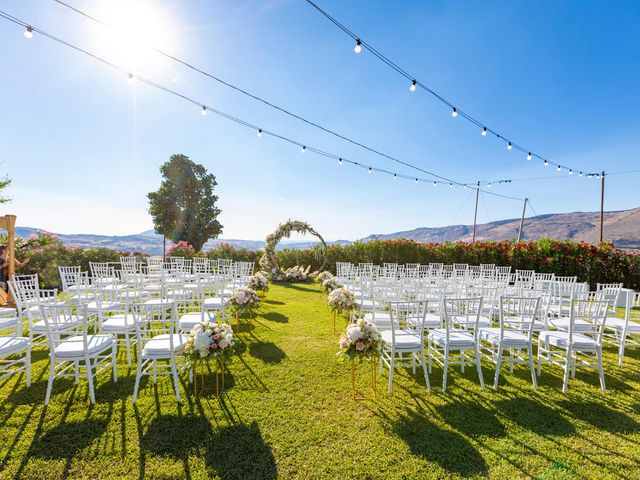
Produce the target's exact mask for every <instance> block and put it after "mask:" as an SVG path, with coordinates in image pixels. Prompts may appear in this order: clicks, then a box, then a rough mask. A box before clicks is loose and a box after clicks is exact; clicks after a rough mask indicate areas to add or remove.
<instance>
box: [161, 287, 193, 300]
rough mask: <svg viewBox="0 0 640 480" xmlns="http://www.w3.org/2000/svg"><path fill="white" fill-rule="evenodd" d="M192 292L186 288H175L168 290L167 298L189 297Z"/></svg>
mask: <svg viewBox="0 0 640 480" xmlns="http://www.w3.org/2000/svg"><path fill="white" fill-rule="evenodd" d="M193 294H194V292H193V290H187V289H186V288H176V289H175V290H169V291H168V292H167V298H177V299H181V298H190V297H192V296H193Z"/></svg>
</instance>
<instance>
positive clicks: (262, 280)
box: [247, 272, 269, 297]
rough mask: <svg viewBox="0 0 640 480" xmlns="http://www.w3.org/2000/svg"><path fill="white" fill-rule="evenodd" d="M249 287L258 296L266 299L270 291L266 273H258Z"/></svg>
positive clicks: (252, 278)
mask: <svg viewBox="0 0 640 480" xmlns="http://www.w3.org/2000/svg"><path fill="white" fill-rule="evenodd" d="M247 286H248V287H249V288H250V289H252V290H255V291H256V292H257V293H258V296H260V297H264V294H265V293H267V291H268V290H269V280H268V279H267V276H266V275H265V274H264V273H262V272H257V273H255V274H254V275H253V276H252V277H251V278H250V279H249V282H248V283H247Z"/></svg>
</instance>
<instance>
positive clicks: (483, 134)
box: [482, 127, 487, 137]
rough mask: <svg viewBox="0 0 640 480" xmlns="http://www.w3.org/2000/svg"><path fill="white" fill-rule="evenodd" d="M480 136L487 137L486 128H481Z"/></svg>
mask: <svg viewBox="0 0 640 480" xmlns="http://www.w3.org/2000/svg"><path fill="white" fill-rule="evenodd" d="M482 136H483V137H486V136H487V127H482Z"/></svg>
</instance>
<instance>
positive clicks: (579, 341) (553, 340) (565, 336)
mask: <svg viewBox="0 0 640 480" xmlns="http://www.w3.org/2000/svg"><path fill="white" fill-rule="evenodd" d="M539 338H540V341H541V342H542V343H545V344H549V345H553V346H556V347H559V348H567V347H568V346H569V332H561V331H556V330H554V331H550V330H543V331H542V332H540V337H539ZM597 346H598V344H597V342H596V341H595V340H594V339H593V338H591V337H587V336H586V335H581V334H579V333H574V334H573V344H572V345H571V348H572V349H576V350H580V349H586V350H592V349H595V348H596V347H597Z"/></svg>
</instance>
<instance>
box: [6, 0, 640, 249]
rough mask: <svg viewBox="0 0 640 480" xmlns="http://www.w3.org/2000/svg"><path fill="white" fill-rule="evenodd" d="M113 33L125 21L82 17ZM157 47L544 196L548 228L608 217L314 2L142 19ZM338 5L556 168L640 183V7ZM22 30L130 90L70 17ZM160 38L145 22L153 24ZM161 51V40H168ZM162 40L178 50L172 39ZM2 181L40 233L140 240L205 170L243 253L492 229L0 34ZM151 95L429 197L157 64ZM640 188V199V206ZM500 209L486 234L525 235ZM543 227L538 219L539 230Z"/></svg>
mask: <svg viewBox="0 0 640 480" xmlns="http://www.w3.org/2000/svg"><path fill="white" fill-rule="evenodd" d="M68 3H70V4H72V5H74V6H77V7H78V8H81V9H83V10H84V11H86V12H87V13H90V14H94V15H95V16H97V17H100V18H103V19H105V20H107V21H109V22H110V23H112V22H115V21H122V18H119V19H118V18H117V17H118V15H119V14H118V12H120V11H121V10H119V9H118V8H117V7H115V6H114V5H115V4H117V3H118V2H98V1H96V0H93V1H82V2H81V1H80V0H68ZM138 3H139V4H140V5H141V7H140V8H141V10H140V11H142V12H147V13H146V14H145V17H144V19H145V20H144V21H142V22H141V23H140V24H141V25H143V26H142V27H141V29H140V32H139V33H141V34H143V35H144V36H145V38H147V40H148V41H150V42H153V43H157V44H158V46H159V47H160V48H162V49H164V50H167V51H169V52H171V53H172V54H174V55H176V56H178V57H180V58H182V59H184V60H187V61H189V62H192V63H194V64H195V65H197V66H199V67H200V68H203V69H205V70H207V71H209V72H211V73H214V74H215V75H218V76H220V77H221V78H223V79H225V80H226V81H228V82H231V83H233V84H236V85H238V86H240V87H242V88H245V89H247V90H249V91H251V92H253V93H255V94H256V95H259V96H262V97H264V98H266V99H268V100H270V101H272V102H274V103H276V104H278V105H281V106H283V107H286V108H289V109H290V110H292V111H294V112H296V113H299V114H301V115H303V116H305V117H307V118H309V119H311V120H314V121H316V122H318V123H321V124H323V125H325V126H327V127H329V128H332V129H334V130H336V131H338V132H341V133H343V134H345V135H347V136H349V137H351V138H354V139H356V140H358V141H360V142H363V143H366V144H367V145H370V146H372V147H375V148H377V149H379V150H382V151H383V152H385V153H389V154H392V155H394V156H396V157H398V158H401V159H403V160H405V161H408V162H410V163H413V164H416V165H419V166H420V167H422V168H425V169H427V170H431V171H434V172H437V173H439V174H442V175H444V176H447V177H449V178H453V179H456V180H458V181H462V182H474V181H476V180H477V179H499V178H507V179H518V178H531V177H534V178H535V177H552V178H545V179H542V180H540V179H539V180H528V181H519V182H515V181H514V182H513V183H511V184H508V185H494V186H493V187H492V191H495V192H499V193H504V194H506V195H514V196H518V197H522V196H527V197H528V198H530V200H531V205H532V207H533V209H534V211H535V213H538V214H541V213H550V212H570V211H592V210H597V209H598V208H599V181H597V180H587V179H586V178H582V179H580V178H577V176H574V177H567V175H566V172H565V173H562V174H558V173H556V172H555V169H553V168H552V167H548V168H545V167H543V166H542V164H541V162H539V161H538V162H536V161H531V162H528V161H527V160H526V158H525V155H523V154H522V153H520V152H517V151H515V150H513V151H507V149H506V148H505V146H504V144H503V143H500V142H499V141H497V140H496V139H493V138H489V137H487V138H484V137H482V136H481V135H480V131H479V129H478V128H477V127H474V126H472V125H471V124H469V123H467V122H465V121H464V120H462V119H461V118H457V119H453V118H451V115H450V111H449V110H448V109H447V108H446V107H445V106H443V105H441V104H440V103H439V102H437V101H436V100H434V99H433V98H432V97H431V96H429V95H428V94H427V93H426V92H422V91H418V92H416V93H410V92H409V89H408V87H409V85H408V82H407V81H406V80H405V79H403V78H401V77H399V76H398V75H397V74H395V73H394V72H393V71H391V70H390V69H388V68H387V67H385V66H384V65H383V64H382V63H380V62H379V61H378V60H376V59H375V58H374V57H373V55H371V54H370V52H366V51H365V52H363V53H362V54H360V55H355V54H354V52H353V46H354V45H353V41H352V40H351V39H350V38H348V37H347V36H346V35H344V34H343V33H341V32H340V31H339V30H338V29H337V28H336V27H335V26H333V25H332V24H330V23H329V22H328V21H327V20H326V19H325V18H323V17H322V16H320V15H319V14H318V13H316V12H315V11H314V10H313V9H312V8H310V7H309V6H308V5H306V2H304V1H302V0H272V1H242V0H226V1H205V0H200V1H189V2H186V1H177V0H174V1H160V0H158V1H155V2H138ZM318 3H319V4H320V5H321V6H322V7H323V8H324V9H326V10H327V11H329V12H330V13H331V14H332V15H334V16H335V17H337V18H338V19H340V20H341V21H342V22H343V23H344V24H346V25H347V26H349V27H350V28H351V29H352V30H353V31H355V32H357V34H358V35H360V36H361V37H362V38H363V39H365V41H367V42H369V43H370V44H372V45H373V46H375V47H376V48H377V49H378V50H380V51H382V52H383V53H385V54H386V55H387V56H389V57H391V58H392V59H394V61H395V62H396V63H398V64H400V65H402V66H403V67H404V68H405V69H406V70H408V71H410V72H412V73H413V75H415V77H416V78H418V79H420V80H421V81H422V82H423V83H425V84H427V85H429V86H430V87H431V88H433V89H434V90H436V91H437V92H439V93H440V94H442V95H443V96H445V97H446V98H448V99H450V100H451V101H452V102H453V103H454V104H456V105H459V106H460V107H461V108H463V109H464V110H465V111H467V112H469V113H471V114H473V115H474V116H475V117H477V118H479V119H481V120H482V121H483V122H485V123H486V124H487V125H488V126H490V127H492V128H494V129H496V130H498V131H501V132H503V133H504V134H505V135H506V136H508V137H509V138H513V139H514V140H515V141H516V142H518V143H520V144H523V145H525V146H527V147H530V148H531V149H533V150H534V151H536V152H539V153H540V154H542V155H545V156H547V157H548V158H550V159H552V160H554V161H556V162H558V163H561V164H563V165H567V166H571V167H573V168H575V169H579V170H585V171H589V170H594V171H595V170H600V169H605V170H607V171H610V172H620V171H626V170H633V169H640V161H639V154H638V152H639V151H640V135H639V134H640V116H639V115H638V114H637V112H638V109H639V107H640V94H639V91H638V85H640V62H639V61H638V58H640V31H638V29H637V25H638V23H639V22H640V2H637V1H616V2H610V1H604V0H603V1H600V2H596V1H585V0H580V1H577V0H576V1H563V2H555V1H534V2H531V1H509V2H506V1H500V2H497V1H496V2H492V1H468V2H453V1H449V2H445V1H429V2H422V1H415V2H410V1H407V2H382V1H380V2H374V1H361V0H357V1H350V2H340V1H330V0H318ZM1 8H2V9H3V10H4V11H6V12H7V13H9V14H11V15H14V16H16V17H18V18H20V19H22V20H25V21H26V22H28V23H32V24H33V25H34V26H36V27H39V28H41V29H43V30H46V31H48V32H50V33H52V34H55V35H58V36H60V37H62V38H64V39H65V40H68V41H71V42H73V43H77V44H78V45H81V46H83V47H85V48H87V49H88V50H91V51H92V52H95V53H97V54H99V55H101V56H104V57H105V58H108V59H110V60H111V61H114V62H116V63H120V64H123V67H127V68H129V65H125V64H128V63H129V62H130V61H131V58H129V55H128V53H130V50H129V49H126V51H124V52H123V50H122V48H120V49H118V48H117V46H114V40H113V38H112V37H109V36H108V34H107V33H105V31H104V30H103V29H102V28H101V27H99V26H97V25H95V24H93V23H91V22H89V21H87V20H86V19H83V18H82V17H80V16H78V15H77V14H74V13H73V12H71V11H70V10H68V9H66V8H64V7H62V6H60V5H57V4H56V3H55V2H53V1H52V0H8V1H4V2H2V7H1ZM137 21H138V22H140V20H139V19H138V20H137ZM154 31H156V33H154ZM157 31H159V32H160V34H157ZM0 58H1V59H2V65H3V69H2V70H3V74H2V75H1V76H0V87H1V88H0V105H1V108H0V119H1V124H0V127H1V128H0V145H1V146H2V157H3V160H2V164H1V165H0V170H1V171H2V172H6V173H7V174H8V175H9V176H10V177H11V178H12V180H13V184H12V186H11V188H10V191H9V194H10V195H11V196H12V197H13V202H12V203H11V204H8V205H6V206H4V207H3V210H4V212H5V213H9V212H12V213H16V214H17V215H18V223H19V225H21V226H33V227H41V228H45V229H48V230H51V231H56V232H63V233H103V234H128V233H136V232H139V231H142V230H146V229H148V228H151V227H152V224H151V219H150V217H149V215H148V214H147V212H146V209H147V200H146V193H147V192H149V191H152V190H154V189H156V188H157V187H158V185H159V182H160V175H159V171H158V168H159V166H160V164H161V163H163V162H164V161H166V160H167V159H168V157H169V156H170V155H171V154H173V153H184V154H186V155H188V156H189V157H190V158H191V159H192V160H194V161H196V162H198V163H202V164H204V165H205V166H206V167H207V168H208V169H209V170H210V171H211V172H212V173H214V174H215V175H216V177H217V180H218V183H219V186H218V187H217V192H218V194H219V196H220V207H221V208H222V212H223V213H222V215H221V217H220V221H221V222H222V224H223V225H224V231H223V235H222V236H223V237H226V238H247V239H261V238H264V237H265V236H266V235H267V234H268V233H269V232H270V231H272V230H273V228H274V227H275V226H276V225H277V224H278V223H279V222H280V221H282V220H284V219H286V218H289V217H292V218H297V219H302V220H307V221H309V222H311V223H312V224H313V225H314V226H315V227H316V229H317V230H318V231H320V232H321V233H323V234H324V235H325V237H326V238H328V239H355V238H358V237H361V236H365V235H368V234H370V233H383V232H393V231H398V230H405V229H411V228H415V227H421V226H440V225H449V224H457V223H465V224H469V223H472V222H473V200H474V199H473V194H474V192H473V191H472V190H470V189H469V190H464V189H462V188H459V187H457V188H449V187H446V186H442V185H441V186H438V187H433V186H432V185H430V184H418V185H416V184H414V182H412V181H405V180H393V179H392V178H391V177H389V176H386V175H381V174H372V175H368V174H367V172H366V171H364V170H362V169H359V168H357V167H353V166H348V165H342V166H339V165H338V164H337V162H335V161H333V160H328V159H323V158H322V157H318V156H315V155H313V154H311V153H310V152H307V153H305V154H304V155H303V154H301V153H300V151H299V149H298V148H296V147H294V146H292V145H289V144H286V143H282V142H280V141H278V140H276V139H273V138H267V137H263V138H257V136H256V133H255V131H251V130H247V129H245V128H243V127H241V126H238V125H236V124H233V123H230V122H229V121H227V120H225V119H222V118H216V117H215V116H214V115H212V114H209V115H207V116H206V117H203V116H202V115H200V112H199V109H198V108H197V107H195V106H193V105H189V104H187V103H185V102H184V101H181V100H179V99H177V98H174V97H173V96H170V95H167V94H166V93H163V92H160V91H157V90H154V89H151V88H149V87H147V86H144V85H140V84H137V85H135V86H130V85H128V84H127V82H126V81H125V78H124V76H123V75H122V74H121V73H119V72H116V71H114V70H111V69H110V68H109V67H106V66H104V65H102V64H100V63H99V62H96V61H95V60H92V59H90V58H88V57H86V56H83V55H82V54H79V53H76V52H74V51H72V50H69V49H67V48H64V47H62V46H60V45H57V44H55V43H53V42H51V41H50V40H47V39H46V38H42V37H40V36H38V35H37V34H36V35H34V37H33V38H32V39H31V40H27V39H25V38H24V36H23V34H22V29H21V28H20V27H18V26H16V25H13V24H11V23H8V22H6V21H4V20H1V19H0ZM137 60H138V63H136V66H135V67H131V68H135V69H136V73H137V74H139V75H141V76H145V77H148V78H151V79H153V80H154V81H156V82H158V83H160V84H164V85H167V86H170V87H171V88H174V89H176V90H178V91H180V92H183V93H185V94H187V95H189V96H191V97H194V98H197V99H199V100H201V101H202V102H203V103H205V104H206V105H210V106H212V107H215V108H218V109H220V110H222V111H225V112H227V113H230V114H233V115H235V116H238V117H241V118H243V119H246V120H248V121H250V122H251V123H253V124H257V125H262V126H264V128H265V129H269V130H272V131H276V132H279V133H282V134H284V135H286V136H289V137H292V138H295V139H297V140H299V141H301V142H303V143H305V144H309V145H313V146H316V147H318V148H322V149H325V150H327V151H330V152H334V153H336V154H338V155H341V156H343V157H346V158H350V159H353V160H355V161H359V162H362V163H367V164H371V165H374V166H376V167H379V168H385V169H390V170H393V171H397V172H399V173H407V174H409V175H415V173H412V171H411V170H409V169H407V168H406V167H401V166H398V165H396V164H393V163H392V162H390V161H388V160H385V159H383V158H381V157H377V156H375V155H372V154H371V153H369V152H366V151H364V150H362V149H359V148H357V147H354V146H353V145H350V144H348V143H345V142H343V141H340V140H338V139H336V138H334V137H332V136H328V135H326V134H323V133H322V132H320V131H318V130H316V129H314V128H311V127H309V126H307V125H304V124H301V123H300V122H297V121H295V120H293V119H291V118H289V117H287V116H284V115H282V114H281V113H278V112H275V111H273V110H271V109H269V108H268V107H265V106H264V105H261V104H259V103H256V102H255V101H253V100H250V99H248V98H246V97H244V96H242V95H240V94H238V93H236V92H234V91H232V90H230V89H228V88H227V87H224V86H222V85H220V84H218V83H216V82H214V81H212V80H209V79H206V78H204V77H202V76H199V75H198V74H196V73H194V72H192V71H189V70H188V69H185V68H184V67H181V66H179V65H176V64H174V63H171V62H170V61H168V60H166V59H162V58H161V57H159V56H157V55H156V54H154V53H152V52H148V51H146V50H143V51H142V52H141V53H140V54H139V55H138V57H137ZM638 179H640V174H638V173H636V174H626V175H614V176H611V177H609V178H608V179H607V189H606V208H607V209H608V210H619V209H627V208H633V207H638V206H640V195H639V194H638V189H637V183H638ZM634 187H635V188H634ZM521 209H522V205H521V203H519V202H515V201H511V200H506V199H502V198H496V197H491V196H488V195H482V194H481V200H480V208H479V212H478V220H479V222H486V221H492V220H499V219H503V218H513V217H518V216H519V215H520V212H521ZM529 213H530V214H531V213H532V212H531V211H530V212H529Z"/></svg>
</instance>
